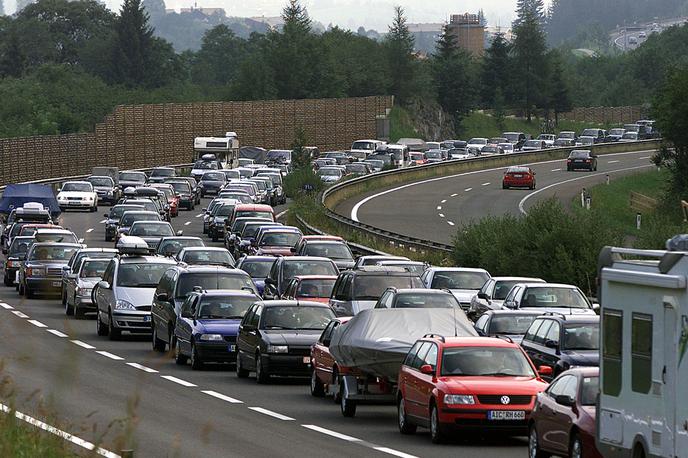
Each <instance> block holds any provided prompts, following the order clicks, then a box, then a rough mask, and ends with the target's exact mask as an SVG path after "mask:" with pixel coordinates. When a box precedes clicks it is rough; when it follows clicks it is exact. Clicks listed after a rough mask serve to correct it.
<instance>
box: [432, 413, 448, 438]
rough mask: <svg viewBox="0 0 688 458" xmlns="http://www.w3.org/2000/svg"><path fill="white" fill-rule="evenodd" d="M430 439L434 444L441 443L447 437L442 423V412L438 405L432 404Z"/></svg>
mask: <svg viewBox="0 0 688 458" xmlns="http://www.w3.org/2000/svg"><path fill="white" fill-rule="evenodd" d="M430 439H431V440H432V443H433V444H441V443H442V442H444V440H445V439H446V433H445V432H444V428H443V427H442V424H441V423H440V414H439V412H438V411H437V406H436V405H434V404H433V405H432V406H430Z"/></svg>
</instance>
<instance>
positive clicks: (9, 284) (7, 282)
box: [4, 275, 14, 286]
mask: <svg viewBox="0 0 688 458" xmlns="http://www.w3.org/2000/svg"><path fill="white" fill-rule="evenodd" d="M4 280H5V286H12V284H13V283H14V281H12V279H11V278H9V277H8V276H6V275H5V278H4Z"/></svg>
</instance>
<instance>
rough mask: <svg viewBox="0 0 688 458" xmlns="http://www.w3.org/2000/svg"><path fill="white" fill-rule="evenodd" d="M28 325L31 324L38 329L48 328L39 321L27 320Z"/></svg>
mask: <svg viewBox="0 0 688 458" xmlns="http://www.w3.org/2000/svg"><path fill="white" fill-rule="evenodd" d="M26 321H27V322H28V323H31V324H32V325H34V326H36V327H38V328H47V327H48V326H46V325H44V324H43V323H41V322H40V321H38V320H26Z"/></svg>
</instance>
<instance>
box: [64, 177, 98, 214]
mask: <svg viewBox="0 0 688 458" xmlns="http://www.w3.org/2000/svg"><path fill="white" fill-rule="evenodd" d="M57 204H58V205H59V206H60V210H62V211H66V210H68V209H87V210H89V211H91V212H95V211H98V194H96V192H95V190H94V189H93V185H92V184H91V183H89V182H88V181H67V182H65V183H64V184H63V185H62V187H61V188H60V190H59V191H58V193H57Z"/></svg>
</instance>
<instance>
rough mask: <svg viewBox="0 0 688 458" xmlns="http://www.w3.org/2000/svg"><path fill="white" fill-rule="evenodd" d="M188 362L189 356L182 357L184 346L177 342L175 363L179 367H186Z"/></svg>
mask: <svg viewBox="0 0 688 458" xmlns="http://www.w3.org/2000/svg"><path fill="white" fill-rule="evenodd" d="M188 360H189V358H188V356H186V355H182V346H181V345H180V344H179V342H177V345H176V346H175V347H174V362H175V363H177V365H179V366H184V365H186V363H187V361H188Z"/></svg>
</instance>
